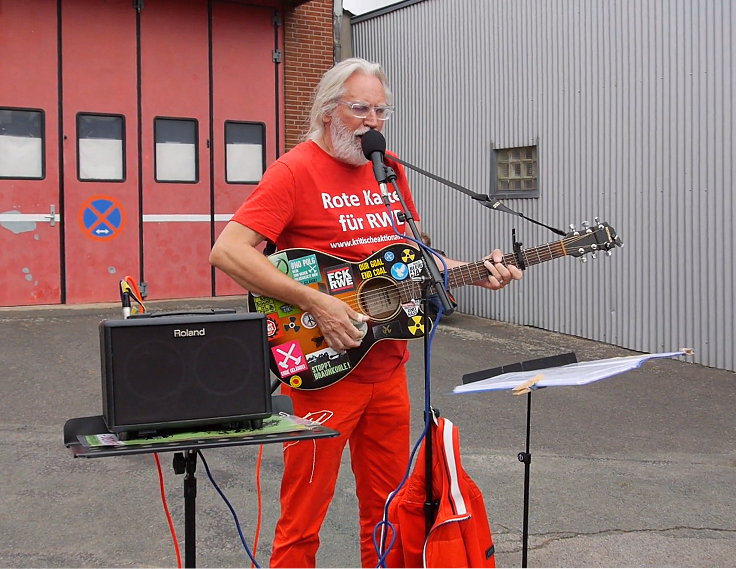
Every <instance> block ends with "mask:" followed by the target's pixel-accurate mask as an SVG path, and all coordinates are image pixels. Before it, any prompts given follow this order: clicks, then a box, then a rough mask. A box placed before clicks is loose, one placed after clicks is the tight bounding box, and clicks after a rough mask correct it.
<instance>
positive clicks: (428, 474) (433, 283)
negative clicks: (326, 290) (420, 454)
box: [379, 166, 455, 535]
mask: <svg viewBox="0 0 736 569" xmlns="http://www.w3.org/2000/svg"><path fill="white" fill-rule="evenodd" d="M384 170H385V176H386V177H385V181H384V182H381V181H380V180H379V186H380V188H381V193H382V194H383V203H384V205H385V206H386V207H387V208H389V209H390V202H389V197H388V190H387V188H386V182H390V183H391V185H392V186H393V188H394V191H395V192H396V195H397V196H398V199H399V205H400V206H401V208H402V210H403V212H400V213H399V214H398V217H399V220H400V221H404V222H405V223H407V224H408V225H409V228H410V229H411V232H412V234H413V235H414V237H415V239H417V241H420V242H421V235H420V232H419V229H418V228H417V226H416V223H415V221H414V217H413V216H412V214H411V211H410V210H409V208H408V207H407V206H406V202H405V201H404V196H402V194H401V190H400V189H399V186H398V184H397V183H396V173H395V172H394V171H393V169H392V168H391V167H389V166H384ZM419 251H420V256H421V257H422V258H423V259H424V264H425V266H426V267H427V273H428V275H429V276H428V278H427V279H426V280H425V282H424V286H423V298H422V317H423V319H424V368H425V370H426V369H427V368H428V366H429V334H428V327H427V292H428V291H429V290H431V289H432V288H433V289H434V291H435V293H436V294H437V296H438V298H439V300H440V303H441V304H442V308H443V310H442V313H444V314H452V313H453V312H454V311H455V308H454V307H453V305H452V303H451V302H450V299H449V297H448V294H447V289H446V288H445V279H444V277H443V275H442V274H441V273H440V270H439V267H438V266H437V261H436V260H435V258H434V256H433V255H432V253H431V252H429V251H426V250H425V249H424V248H423V247H421V246H420V248H419ZM433 413H434V411H433V409H432V405H431V400H430V392H429V388H428V386H427V385H426V384H425V394H424V425H425V433H426V435H425V439H424V450H425V453H424V457H425V461H424V469H425V472H424V482H425V501H424V524H425V535H429V532H430V530H431V529H432V525H433V524H434V520H435V517H436V513H437V507H438V506H439V502H438V501H437V500H435V499H434V496H433V492H432V433H431V431H430V428H431V425H432V422H433V421H434V415H433Z"/></svg>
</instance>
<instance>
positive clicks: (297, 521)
mask: <svg viewBox="0 0 736 569" xmlns="http://www.w3.org/2000/svg"><path fill="white" fill-rule="evenodd" d="M282 393H284V394H286V395H289V396H291V398H292V401H293V403H294V414H295V415H297V416H300V417H307V418H309V419H312V420H314V421H317V422H319V423H322V424H323V425H325V426H326V427H329V428H331V429H335V430H336V431H338V432H339V433H340V435H339V436H337V437H333V438H328V439H318V440H314V441H299V442H297V443H286V444H284V475H283V478H282V480H281V517H280V518H279V521H278V523H277V524H276V535H275V537H274V542H273V553H272V555H271V562H270V566H271V567H315V566H316V556H317V549H318V547H319V530H320V528H321V527H322V522H323V521H324V519H325V515H326V514H327V508H328V506H329V505H330V501H331V500H332V496H333V494H334V492H335V483H336V480H337V474H338V471H339V470H340V460H341V457H342V452H343V449H344V448H345V444H346V443H347V442H349V443H350V445H349V446H350V463H351V466H352V469H353V473H354V475H355V491H356V495H357V497H358V507H359V511H360V555H361V563H362V565H363V567H375V566H376V564H377V563H378V556H377V555H376V552H375V548H374V547H373V528H374V527H375V525H376V524H377V523H378V522H379V521H381V519H382V518H383V507H384V504H385V502H386V498H387V497H388V494H389V493H390V492H391V491H392V490H394V489H395V488H396V487H397V486H398V485H399V482H401V479H402V478H403V476H404V474H405V471H406V468H407V464H408V462H409V436H410V433H409V393H408V389H407V383H406V370H405V368H404V366H403V365H402V366H400V367H399V369H398V370H397V371H396V372H395V373H394V375H393V376H392V377H391V378H390V379H389V380H387V381H383V382H380V383H370V384H369V383H358V382H353V381H350V380H349V379H344V380H343V381H340V382H338V383H336V384H334V385H331V386H330V387H326V388H325V389H318V390H314V391H298V390H294V389H290V388H288V387H286V386H282Z"/></svg>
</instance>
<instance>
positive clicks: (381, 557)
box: [373, 204, 449, 567]
mask: <svg viewBox="0 0 736 569" xmlns="http://www.w3.org/2000/svg"><path fill="white" fill-rule="evenodd" d="M385 205H386V209H387V210H388V212H389V215H390V218H391V228H392V229H393V231H394V233H395V234H396V235H398V236H400V237H402V238H404V239H408V240H409V241H412V242H414V243H416V244H417V245H418V246H419V247H420V249H422V250H424V251H427V252H428V253H429V254H435V255H436V256H437V258H439V260H440V262H441V263H442V267H443V269H444V273H443V274H444V276H443V285H444V287H445V290H446V289H447V287H448V283H449V274H448V273H449V270H448V267H447V262H446V261H445V259H444V257H443V256H442V255H441V254H440V253H439V252H438V251H435V250H434V249H432V248H431V247H429V246H428V245H426V244H425V243H423V242H422V241H421V240H419V239H416V238H415V237H411V236H409V235H404V234H401V233H399V230H398V228H397V227H396V219H395V217H394V215H393V214H392V212H391V207H390V206H389V205H388V204H385ZM427 262H431V260H428V261H427ZM444 312H445V307H444V306H442V305H440V309H439V310H438V311H437V316H436V318H435V323H434V326H432V329H431V330H430V332H429V337H428V339H427V362H426V365H425V368H424V411H425V415H424V416H425V421H424V429H422V434H421V435H420V436H419V438H418V439H417V441H416V443H415V444H414V447H413V448H412V451H411V454H410V455H409V465H408V467H407V469H406V472H405V473H404V478H403V479H402V480H401V482H400V483H399V485H398V486H397V487H396V489H395V490H394V491H393V492H391V494H390V495H389V497H388V499H387V500H386V504H385V506H384V509H383V519H382V520H381V521H380V522H378V523H377V524H376V525H375V527H374V528H373V547H374V548H375V550H376V553H377V555H378V563H377V565H376V567H386V557H387V556H388V554H389V553H390V551H391V549H392V548H393V545H394V543H395V541H396V529H395V528H394V526H393V524H392V523H391V522H390V521H389V520H388V509H389V505H390V504H391V502H392V501H393V499H394V497H395V496H396V494H398V493H399V490H401V489H402V488H403V487H404V485H405V484H406V481H407V480H408V479H409V475H410V473H411V467H412V463H413V462H414V456H415V455H416V452H417V450H418V449H419V446H420V445H421V443H422V441H424V439H425V438H426V436H427V433H428V432H429V420H428V418H429V416H430V414H431V413H432V410H431V405H430V398H429V393H430V389H431V380H430V377H431V373H430V369H431V360H432V357H431V356H432V342H433V341H434V335H435V333H436V332H437V328H439V323H440V320H442V315H443V314H444ZM379 529H380V530H384V529H386V530H390V534H391V540H390V542H389V543H388V545H386V536H387V535H388V533H389V532H388V531H386V533H385V534H384V535H383V536H382V543H380V544H379V543H378V539H377V537H376V534H377V532H378V531H379ZM381 549H383V553H381Z"/></svg>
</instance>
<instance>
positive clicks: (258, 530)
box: [250, 445, 263, 569]
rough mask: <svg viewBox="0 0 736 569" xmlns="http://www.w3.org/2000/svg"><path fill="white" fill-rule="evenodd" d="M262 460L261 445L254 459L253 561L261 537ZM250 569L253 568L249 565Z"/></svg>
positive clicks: (253, 565) (252, 564) (252, 565)
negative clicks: (254, 530)
mask: <svg viewBox="0 0 736 569" xmlns="http://www.w3.org/2000/svg"><path fill="white" fill-rule="evenodd" d="M262 458H263V445H258V458H257V459H256V496H257V498H258V513H257V515H256V536H255V539H254V540H253V559H255V558H256V552H257V551H258V538H259V536H260V535H261V459H262ZM250 567H251V569H253V568H254V567H255V564H254V563H251V564H250Z"/></svg>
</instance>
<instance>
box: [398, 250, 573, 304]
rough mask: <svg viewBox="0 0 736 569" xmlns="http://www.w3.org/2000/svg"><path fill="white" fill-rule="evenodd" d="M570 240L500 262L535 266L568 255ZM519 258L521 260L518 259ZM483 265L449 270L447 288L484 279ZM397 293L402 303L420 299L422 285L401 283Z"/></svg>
mask: <svg viewBox="0 0 736 569" xmlns="http://www.w3.org/2000/svg"><path fill="white" fill-rule="evenodd" d="M570 239H571V238H567V239H561V240H560V241H554V242H552V243H546V244H545V245H540V246H539V247H533V248H531V249H522V250H521V251H520V254H519V255H517V254H516V253H509V254H507V255H504V257H503V261H502V262H503V264H504V265H514V266H516V267H519V266H524V267H529V266H531V265H537V264H539V263H544V262H546V261H551V260H552V259H557V258H559V257H564V256H565V255H567V254H568V253H567V249H566V248H565V243H566V242H567V241H569V240H570ZM519 256H521V257H522V258H521V259H520V258H519ZM483 263H484V262H483V261H476V262H474V263H468V264H466V265H461V266H459V267H454V268H452V269H449V274H448V283H449V287H450V288H457V287H460V286H465V285H469V284H472V283H474V282H478V281H480V280H483V279H485V278H486V277H487V276H488V269H486V267H485V265H484V264H483ZM399 291H400V295H401V300H402V302H408V301H409V300H411V299H414V298H421V294H422V284H421V283H418V282H415V281H402V282H401V283H400V284H399Z"/></svg>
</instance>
